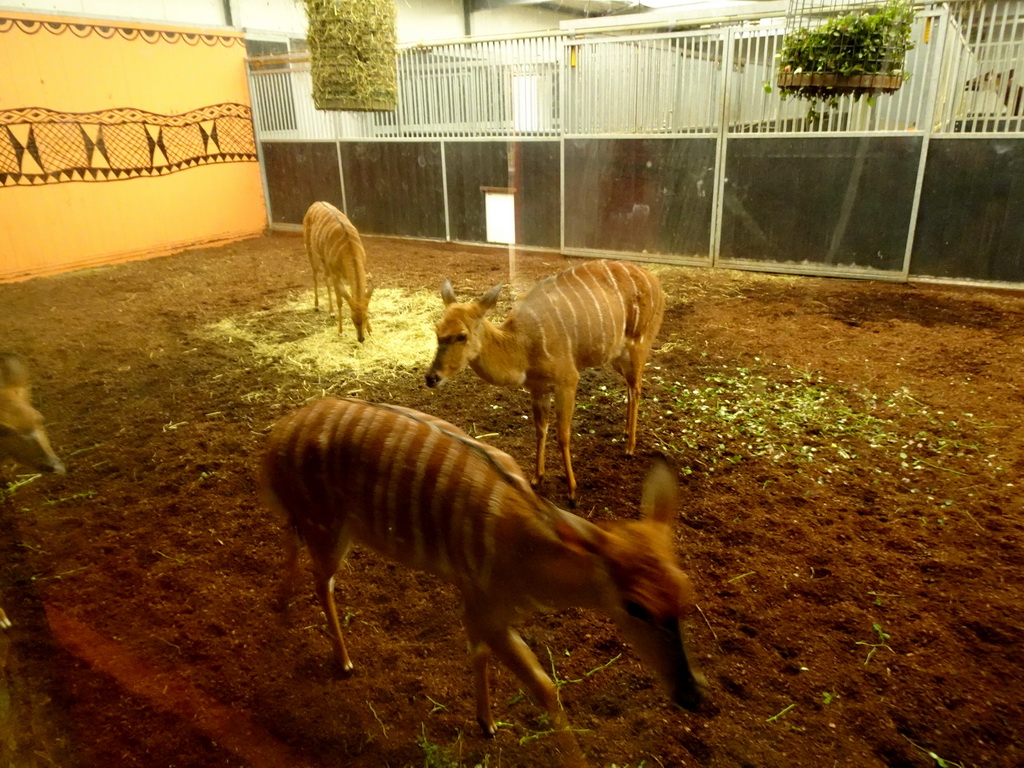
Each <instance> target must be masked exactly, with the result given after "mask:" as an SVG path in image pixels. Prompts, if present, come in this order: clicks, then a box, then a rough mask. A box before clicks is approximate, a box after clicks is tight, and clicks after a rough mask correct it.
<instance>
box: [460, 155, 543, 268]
mask: <svg viewBox="0 0 1024 768" xmlns="http://www.w3.org/2000/svg"><path fill="white" fill-rule="evenodd" d="M510 155H511V163H510V160H509V158H510ZM560 165H561V163H560V157H559V144H558V142H557V141H525V142H506V141H462V142H457V141H449V142H445V168H446V171H447V174H448V205H449V225H450V228H451V237H452V239H453V240H466V241H469V242H480V243H482V242H485V241H486V240H487V221H486V214H485V207H484V193H483V192H482V191H481V187H504V188H514V189H515V190H516V218H517V220H516V237H517V239H518V242H519V243H520V244H521V245H532V246H540V247H547V248H557V247H558V246H559V243H560V221H559V211H558V208H559V192H560V187H559V176H560V173H561V168H560Z"/></svg>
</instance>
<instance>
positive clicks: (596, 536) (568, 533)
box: [552, 506, 609, 555]
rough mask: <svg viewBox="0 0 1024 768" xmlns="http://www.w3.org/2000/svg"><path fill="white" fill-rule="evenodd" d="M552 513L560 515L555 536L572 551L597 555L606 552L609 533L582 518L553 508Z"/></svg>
mask: <svg viewBox="0 0 1024 768" xmlns="http://www.w3.org/2000/svg"><path fill="white" fill-rule="evenodd" d="M552 511H554V512H556V513H557V514H558V519H557V520H556V521H555V534H556V535H557V536H558V538H559V539H561V540H562V543H563V544H565V545H566V546H567V547H569V548H570V549H573V550H575V551H576V552H580V553H588V554H592V555H593V554H597V553H599V552H603V551H605V549H606V548H607V546H608V536H609V534H608V532H607V531H605V530H604V529H603V528H598V527H597V526H596V525H594V524H593V523H591V522H588V521H586V520H584V519H583V518H582V517H576V515H573V514H570V513H568V512H563V511H562V510H560V509H557V508H556V507H554V506H552Z"/></svg>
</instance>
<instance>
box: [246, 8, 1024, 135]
mask: <svg viewBox="0 0 1024 768" xmlns="http://www.w3.org/2000/svg"><path fill="white" fill-rule="evenodd" d="M780 22H781V20H779V19H775V20H765V22H764V23H763V24H753V23H747V22H744V23H740V24H736V25H734V26H732V27H721V28H714V29H710V30H700V31H696V32H694V31H688V32H671V33H665V34H645V35H639V34H629V35H603V36H591V37H572V38H570V37H568V36H566V35H563V34H560V33H552V34H539V35H531V36H526V37H522V38H516V39H501V40H490V41H466V42H452V43H445V44H437V45H418V46H415V47H408V48H404V49H402V50H401V51H400V54H399V58H398V77H399V105H398V108H397V109H396V110H395V111H394V112H389V113H357V112H320V111H318V110H316V109H315V108H314V106H313V101H312V89H311V86H312V83H311V77H310V71H309V61H308V58H306V57H305V55H298V56H276V57H257V58H254V59H252V60H250V64H251V66H250V75H251V77H250V79H251V83H252V95H253V102H254V108H255V114H256V128H257V133H258V136H259V138H260V139H261V140H299V141H303V140H322V139H392V140H394V139H402V138H451V137H460V138H472V137H503V136H531V135H533V136H561V135H568V136H601V135H615V136H629V135H658V136H672V135H692V134H707V133H715V132H717V131H719V130H720V129H721V126H722V122H723V120H724V123H725V125H726V126H727V128H728V131H729V132H730V133H740V134H746V133H771V134H788V133H826V134H836V133H849V132H858V133H859V132H919V133H947V134H948V133H952V134H962V133H1020V132H1022V131H1024V2H1021V1H1020V0H995V1H994V2H984V3H978V2H971V3H959V4H948V5H947V4H941V5H935V6H933V7H930V8H927V9H924V10H922V11H921V12H920V13H919V14H918V17H917V20H916V23H915V25H914V32H913V37H914V47H913V49H912V50H911V51H910V52H909V54H908V61H907V66H906V69H907V70H908V71H909V72H910V73H911V77H910V79H909V81H908V82H906V83H905V84H904V86H903V87H902V88H901V89H900V90H898V91H897V92H895V93H893V94H891V95H879V96H877V97H876V98H875V99H874V100H873V101H874V106H871V105H869V103H868V100H867V99H861V100H859V101H855V100H854V99H853V98H852V97H850V96H843V97H841V98H840V99H839V105H838V107H837V108H836V109H833V110H830V111H828V112H827V113H826V115H827V117H826V118H825V119H823V120H822V121H811V120H808V119H807V116H808V106H807V104H806V103H805V102H802V101H799V100H797V99H792V98H791V99H783V98H782V97H781V96H780V94H779V92H778V90H777V89H775V88H773V87H772V82H773V79H774V75H775V61H776V59H775V55H776V53H777V52H778V49H779V47H780V45H781V41H782V35H783V28H782V25H781V23H780Z"/></svg>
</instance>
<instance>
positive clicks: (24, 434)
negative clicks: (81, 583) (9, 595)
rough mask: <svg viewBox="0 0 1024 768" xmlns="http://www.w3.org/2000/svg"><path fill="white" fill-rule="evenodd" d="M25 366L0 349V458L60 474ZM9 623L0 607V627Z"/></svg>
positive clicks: (0, 459) (41, 470) (62, 466)
mask: <svg viewBox="0 0 1024 768" xmlns="http://www.w3.org/2000/svg"><path fill="white" fill-rule="evenodd" d="M30 383H31V382H30V380H29V375H28V369H27V368H26V367H25V364H24V363H23V362H22V360H21V358H20V357H18V356H17V355H15V354H13V353H10V352H3V353H0V461H3V460H4V459H14V460H15V461H16V462H18V463H19V464H22V465H24V466H25V467H28V468H29V469H31V470H34V471H36V472H56V473H57V474H58V475H63V474H64V464H63V462H61V460H60V459H58V458H57V454H55V453H54V452H53V448H51V447H50V440H49V438H48V437H47V436H46V430H45V429H43V417H42V414H40V413H39V411H37V410H36V409H35V408H33V407H32V402H31V400H30V399H29V385H30ZM9 626H11V621H10V619H8V618H7V614H5V613H4V611H3V609H2V608H0V629H6V628H7V627H9Z"/></svg>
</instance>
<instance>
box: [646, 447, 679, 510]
mask: <svg viewBox="0 0 1024 768" xmlns="http://www.w3.org/2000/svg"><path fill="white" fill-rule="evenodd" d="M678 497H679V487H678V485H677V484H676V477H675V474H674V473H673V472H672V470H671V469H670V468H669V465H668V462H667V461H666V460H665V458H664V457H663V456H659V457H658V458H656V459H655V460H654V463H653V464H651V468H650V469H649V470H648V471H647V477H646V479H645V480H644V489H643V496H642V497H641V500H640V513H641V514H642V515H643V517H644V518H645V519H649V520H653V521H655V522H657V523H665V524H669V523H671V522H672V520H673V518H674V517H675V515H676V510H677V505H678Z"/></svg>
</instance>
